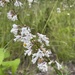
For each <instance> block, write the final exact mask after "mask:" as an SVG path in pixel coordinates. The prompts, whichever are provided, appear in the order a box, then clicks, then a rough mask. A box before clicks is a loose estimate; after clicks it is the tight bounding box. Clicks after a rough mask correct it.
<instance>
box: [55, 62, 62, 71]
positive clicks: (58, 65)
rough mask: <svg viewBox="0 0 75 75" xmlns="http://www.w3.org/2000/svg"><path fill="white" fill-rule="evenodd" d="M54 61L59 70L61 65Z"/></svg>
mask: <svg viewBox="0 0 75 75" xmlns="http://www.w3.org/2000/svg"><path fill="white" fill-rule="evenodd" d="M55 62H56V65H57V69H58V70H60V69H61V68H62V65H60V64H59V63H58V62H57V61H55Z"/></svg>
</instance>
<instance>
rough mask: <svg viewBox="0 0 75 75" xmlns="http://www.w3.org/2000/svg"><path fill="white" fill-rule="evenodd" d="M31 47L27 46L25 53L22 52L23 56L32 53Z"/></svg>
mask: <svg viewBox="0 0 75 75" xmlns="http://www.w3.org/2000/svg"><path fill="white" fill-rule="evenodd" d="M31 47H32V46H30V47H29V48H28V50H26V51H25V53H24V55H25V56H26V55H28V56H30V55H31V54H32V49H31Z"/></svg>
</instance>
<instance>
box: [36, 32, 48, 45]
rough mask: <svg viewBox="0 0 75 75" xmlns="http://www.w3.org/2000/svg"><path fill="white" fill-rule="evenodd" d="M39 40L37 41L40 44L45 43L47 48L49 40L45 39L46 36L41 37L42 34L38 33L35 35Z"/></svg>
mask: <svg viewBox="0 0 75 75" xmlns="http://www.w3.org/2000/svg"><path fill="white" fill-rule="evenodd" d="M37 35H38V37H39V39H38V41H39V42H40V43H41V44H42V42H45V44H46V45H47V46H49V38H47V37H46V35H43V34H40V33H37Z"/></svg>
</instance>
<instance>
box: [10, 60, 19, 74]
mask: <svg viewBox="0 0 75 75" xmlns="http://www.w3.org/2000/svg"><path fill="white" fill-rule="evenodd" d="M19 63H20V59H16V60H14V61H13V63H12V67H11V68H12V73H13V74H14V73H15V72H16V70H17V68H18V65H19Z"/></svg>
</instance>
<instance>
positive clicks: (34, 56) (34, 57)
mask: <svg viewBox="0 0 75 75" xmlns="http://www.w3.org/2000/svg"><path fill="white" fill-rule="evenodd" d="M43 56H44V53H43V51H41V50H40V49H38V52H37V53H34V54H33V55H32V63H33V64H34V63H36V61H37V60H38V58H42V57H43Z"/></svg>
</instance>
